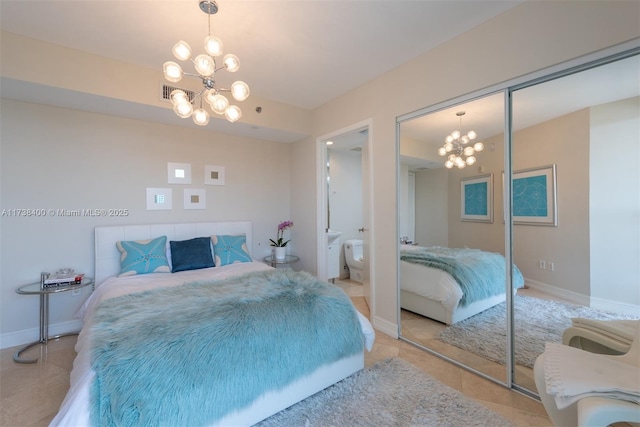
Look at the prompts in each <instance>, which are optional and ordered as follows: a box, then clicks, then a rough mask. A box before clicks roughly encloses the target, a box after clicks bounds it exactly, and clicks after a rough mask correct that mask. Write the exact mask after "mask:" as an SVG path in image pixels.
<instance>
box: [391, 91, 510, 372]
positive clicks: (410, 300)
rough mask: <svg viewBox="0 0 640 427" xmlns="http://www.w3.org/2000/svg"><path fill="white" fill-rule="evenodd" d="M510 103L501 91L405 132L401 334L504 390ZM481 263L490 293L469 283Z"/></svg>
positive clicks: (420, 119)
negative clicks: (494, 381) (506, 172)
mask: <svg viewBox="0 0 640 427" xmlns="http://www.w3.org/2000/svg"><path fill="white" fill-rule="evenodd" d="M504 104H505V102H504V94H503V93H502V92H499V93H495V94H492V95H489V96H485V97H482V98H478V99H475V100H473V101H469V102H464V103H461V104H457V105H453V106H448V107H447V108H442V109H436V110H432V111H429V110H427V111H425V112H424V113H423V114H422V115H417V116H416V117H413V118H410V119H408V120H405V121H402V122H401V123H400V124H399V150H400V169H399V170H400V187H401V190H400V191H401V194H400V200H401V201H402V202H401V203H400V206H399V209H400V212H399V217H400V224H399V232H400V239H401V242H400V262H399V265H400V272H399V281H400V301H401V320H400V324H401V335H402V336H403V337H405V338H407V339H409V340H411V341H413V342H415V343H417V344H419V345H420V346H423V347H424V348H427V349H430V350H432V351H434V352H437V353H439V354H441V355H443V356H445V357H448V358H450V359H452V360H455V361H458V362H461V363H464V364H465V365H467V366H469V367H471V368H473V369H475V370H477V371H478V372H481V373H484V374H486V375H489V376H491V377H492V378H497V379H499V380H501V381H502V382H505V381H506V370H505V368H504V366H505V363H506V352H505V349H506V347H507V342H506V331H505V327H506V306H505V303H504V300H505V291H504V290H505V264H504V257H503V255H504V241H505V239H504V224H503V217H502V211H501V209H500V208H499V207H500V206H502V192H501V187H502V184H501V179H502V175H501V173H502V170H503V166H502V165H503V163H504V128H505V124H504ZM447 162H452V163H453V164H451V163H447ZM461 166H462V167H461ZM453 259H459V260H461V261H463V262H465V263H466V265H462V266H457V265H454V264H452V263H449V261H450V260H453ZM477 259H487V260H488V261H489V262H490V263H491V264H490V265H489V266H488V267H487V271H485V272H483V273H480V274H484V275H485V277H486V280H485V285H486V288H485V289H474V287H473V283H472V282H473V278H472V277H471V276H470V274H471V275H474V274H476V272H475V271H474V270H475V267H474V264H473V263H475V262H477ZM436 263H437V264H439V265H440V267H444V268H445V269H449V273H450V274H443V273H442V271H443V270H441V269H438V268H437V267H434V264H436ZM494 263H497V264H494ZM454 269H456V270H457V269H460V270H459V271H455V272H454V271H452V270H454ZM452 277H456V278H457V280H460V281H462V282H461V283H460V285H461V286H463V287H465V286H468V287H467V291H466V292H465V293H464V294H462V292H461V291H460V287H459V286H458V284H456V283H453V282H452V279H451V278H452ZM481 279H482V278H481ZM483 280H484V279H483ZM476 291H477V292H476ZM478 313H482V314H481V315H480V316H478V315H476V314H478ZM474 315H475V316H474ZM464 319H468V320H467V321H466V322H464V323H463V322H462V320H464ZM460 325H462V326H464V327H463V328H460V327H459V326H460Z"/></svg>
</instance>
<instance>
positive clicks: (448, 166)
mask: <svg viewBox="0 0 640 427" xmlns="http://www.w3.org/2000/svg"><path fill="white" fill-rule="evenodd" d="M444 166H445V167H446V168H447V169H451V168H452V167H453V162H452V161H451V160H447V161H446V162H444Z"/></svg>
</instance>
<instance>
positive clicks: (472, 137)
mask: <svg viewBox="0 0 640 427" xmlns="http://www.w3.org/2000/svg"><path fill="white" fill-rule="evenodd" d="M477 136H478V134H477V133H475V132H474V131H472V130H470V131H469V132H467V138H469V140H471V141H473V140H474V139H476V137H477Z"/></svg>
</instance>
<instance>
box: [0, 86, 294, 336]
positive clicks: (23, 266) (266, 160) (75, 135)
mask: <svg viewBox="0 0 640 427" xmlns="http://www.w3.org/2000/svg"><path fill="white" fill-rule="evenodd" d="M1 106H2V116H1V118H0V120H1V121H0V128H1V129H2V135H1V136H2V138H1V145H0V152H1V153H2V158H1V175H0V176H1V178H0V179H1V190H2V198H1V206H0V209H12V208H41V209H71V210H74V209H110V208H123V209H128V210H129V215H128V216H126V217H122V218H109V217H97V218H94V217H59V216H58V217H56V216H51V215H47V216H45V217H13V216H5V215H3V216H2V218H1V219H0V224H1V227H2V242H1V247H2V272H1V281H0V299H1V301H2V310H1V316H2V317H1V331H0V332H1V333H2V337H3V339H2V345H3V346H6V345H17V344H20V343H21V342H28V341H30V340H34V339H36V338H37V329H35V328H37V326H38V298H37V297H32V296H21V295H18V294H16V293H15V289H16V288H17V287H18V286H19V285H22V284H26V283H30V282H33V281H37V280H38V278H39V274H40V272H41V271H51V270H55V269H58V268H60V267H72V268H75V269H76V270H78V271H82V272H85V273H88V275H91V274H92V272H93V229H94V227H96V226H98V225H112V224H113V225H117V224H140V223H163V222H190V221H228V220H248V221H253V242H254V245H253V248H252V250H253V255H254V257H256V258H261V257H263V256H265V255H267V254H268V253H269V252H270V247H269V241H268V240H269V238H274V237H275V234H276V230H277V224H278V223H279V222H280V221H282V220H286V219H289V218H290V212H289V206H290V200H289V188H290V175H289V168H288V166H287V165H288V164H289V159H290V155H291V153H290V150H289V148H290V147H289V145H287V144H280V143H272V142H266V141H258V140H251V139H248V138H239V137H233V136H228V135H221V134H215V133H211V132H205V131H201V130H190V129H184V128H179V127H174V126H165V125H158V124H157V123H148V122H142V121H138V120H127V119H121V118H117V117H112V116H106V115H102V114H94V113H86V112H81V111H76V110H69V109H64V108H58V107H49V106H43V105H37V104H30V103H24V102H16V101H10V100H6V99H2V104H1ZM167 162H177V163H189V164H191V170H192V184H191V185H169V184H167ZM204 165H220V166H224V167H225V173H226V176H225V181H226V184H225V185H224V186H208V185H207V186H205V185H204ZM147 187H159V188H171V189H172V193H173V209H172V210H170V211H148V210H146V203H145V192H146V188H147ZM184 188H201V189H202V188H203V189H205V191H206V210H184V209H183V199H182V197H183V189H184ZM298 229H299V228H298V224H296V227H295V228H294V229H292V238H293V241H292V250H293V251H295V250H296V237H295V233H296V231H297V230H298ZM87 295H88V289H85V290H84V291H83V295H82V296H81V297H75V296H71V294H70V293H64V294H60V295H54V296H52V297H51V323H52V325H53V329H52V332H55V330H54V329H55V328H56V327H58V328H60V329H62V331H65V332H66V331H68V330H69V329H70V328H69V327H68V326H69V325H66V326H67V327H65V322H71V321H72V319H73V317H72V316H73V314H74V312H75V310H76V308H77V307H78V305H79V304H80V303H81V302H82V301H83V300H84V298H85V297H86V296H87ZM25 338H26V339H25ZM20 340H22V341H20Z"/></svg>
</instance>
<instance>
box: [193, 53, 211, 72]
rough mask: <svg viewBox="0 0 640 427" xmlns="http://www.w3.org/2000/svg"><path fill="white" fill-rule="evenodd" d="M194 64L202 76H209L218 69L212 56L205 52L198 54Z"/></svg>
mask: <svg viewBox="0 0 640 427" xmlns="http://www.w3.org/2000/svg"><path fill="white" fill-rule="evenodd" d="M193 65H194V66H195V67H196V71H197V72H198V74H200V75H201V76H205V77H209V76H211V75H213V73H214V72H215V71H216V63H215V61H214V60H213V58H212V57H210V56H209V55H205V54H204V53H201V54H200V55H198V56H196V59H195V60H194V61H193Z"/></svg>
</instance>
